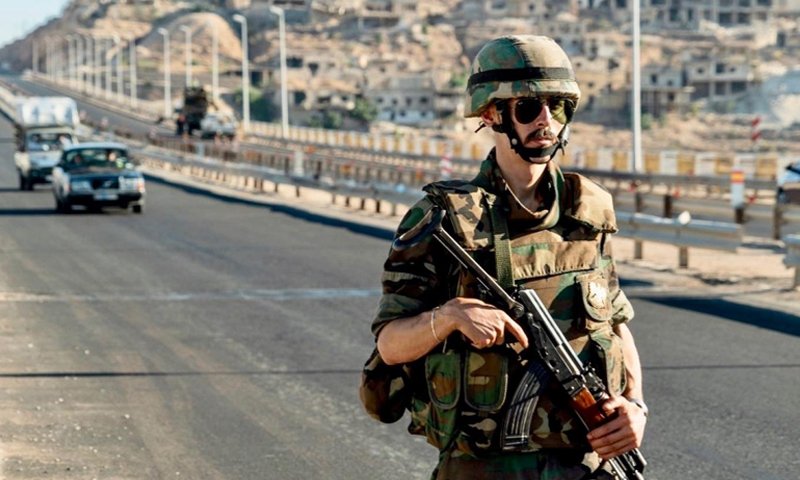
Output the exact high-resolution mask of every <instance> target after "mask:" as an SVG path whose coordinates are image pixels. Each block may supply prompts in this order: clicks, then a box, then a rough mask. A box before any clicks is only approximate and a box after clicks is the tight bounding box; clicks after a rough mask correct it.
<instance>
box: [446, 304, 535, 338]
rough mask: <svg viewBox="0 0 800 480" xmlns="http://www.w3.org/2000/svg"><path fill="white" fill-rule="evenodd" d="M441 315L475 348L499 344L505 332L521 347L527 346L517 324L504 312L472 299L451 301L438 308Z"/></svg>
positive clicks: (520, 328) (522, 332) (523, 333)
mask: <svg viewBox="0 0 800 480" xmlns="http://www.w3.org/2000/svg"><path fill="white" fill-rule="evenodd" d="M442 313H443V314H445V315H448V316H450V317H451V318H452V319H453V320H454V322H455V328H456V329H457V330H458V331H460V332H461V333H462V334H464V336H465V337H467V338H468V339H469V341H470V342H472V344H473V345H474V346H475V347H476V348H486V347H489V346H491V345H501V344H502V343H503V342H504V341H505V333H506V330H508V331H509V332H511V334H512V335H513V336H514V337H516V339H517V340H519V342H520V343H521V344H522V346H523V347H524V348H527V347H528V336H527V335H525V332H524V331H523V330H522V327H520V325H519V324H518V323H517V322H515V321H514V320H512V319H511V317H509V316H508V315H507V314H506V313H505V312H504V311H502V310H499V309H497V308H495V307H494V306H492V305H489V304H488V303H486V302H483V301H481V300H478V299H476V298H465V297H456V298H453V299H452V300H449V301H448V302H447V303H445V304H444V305H443V306H442Z"/></svg>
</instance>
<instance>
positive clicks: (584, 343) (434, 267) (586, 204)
mask: <svg viewBox="0 0 800 480" xmlns="http://www.w3.org/2000/svg"><path fill="white" fill-rule="evenodd" d="M579 100H580V90H579V88H578V85H577V83H576V81H575V75H574V72H573V70H572V66H571V64H570V61H569V59H568V57H567V55H566V54H565V53H564V51H563V50H562V49H561V48H560V47H559V46H558V44H556V43H555V42H554V41H553V40H552V39H550V38H547V37H542V36H529V35H525V36H506V37H501V38H497V39H494V40H492V41H490V42H488V43H487V44H486V45H485V46H484V47H483V48H482V49H481V50H480V52H479V53H478V54H477V57H476V58H475V60H474V62H473V64H472V72H471V76H470V78H469V82H468V86H467V92H466V116H467V117H478V118H480V120H481V128H482V127H484V126H487V127H490V128H491V129H492V130H493V136H494V140H495V148H494V149H493V150H492V151H491V152H490V153H489V155H488V158H487V159H486V160H485V161H484V162H483V164H482V165H481V168H480V173H479V174H478V175H477V177H476V178H474V179H473V180H471V181H469V182H466V181H446V182H437V183H434V184H431V185H428V186H426V187H425V189H424V190H425V191H426V193H427V195H426V196H425V197H424V198H423V199H422V200H420V201H419V202H418V203H417V204H416V205H415V206H414V207H413V208H412V209H411V210H410V211H409V213H408V214H407V215H406V217H405V218H404V219H403V221H402V222H401V224H400V227H399V229H398V232H397V234H398V235H400V234H402V233H404V232H406V231H408V230H409V229H410V228H411V227H413V226H414V225H416V224H417V222H418V221H419V220H420V219H421V218H422V216H423V215H424V214H425V213H426V212H427V211H428V210H430V209H431V208H433V207H434V206H438V207H440V208H443V209H444V210H445V211H446V212H447V217H446V219H445V228H446V229H447V230H448V231H449V232H450V233H451V234H452V235H454V237H455V238H456V239H458V241H459V242H460V243H461V244H462V245H463V246H464V247H465V249H467V251H469V252H470V253H471V254H472V255H473V257H474V258H475V259H476V260H477V261H478V262H479V263H480V264H481V265H482V266H483V267H484V268H485V269H486V270H487V271H489V272H490V273H492V274H493V275H494V276H495V277H496V278H497V279H498V281H499V282H500V284H501V285H503V286H505V287H511V286H513V285H518V286H525V287H528V288H533V289H534V290H535V291H536V292H537V293H538V295H539V296H540V297H541V299H542V301H543V302H544V303H545V305H547V307H548V309H549V310H550V312H551V314H552V316H553V317H554V318H555V320H556V321H557V322H558V324H559V326H560V327H561V330H562V331H563V332H564V334H565V336H566V337H567V339H569V341H570V344H571V346H572V348H573V349H574V350H575V351H576V352H577V353H578V355H579V357H580V358H581V359H582V360H583V361H585V362H589V363H590V364H591V365H592V366H593V367H594V368H595V370H596V371H597V372H598V374H599V375H600V376H601V378H602V379H603V380H604V382H605V383H606V386H607V388H608V391H609V392H610V394H611V398H610V399H609V400H607V401H606V402H605V403H604V404H603V409H604V410H605V412H606V413H607V414H609V415H613V419H612V420H610V421H609V422H608V423H607V424H605V425H603V426H602V427H599V428H596V429H595V430H593V431H591V432H589V433H588V434H587V433H586V432H585V431H583V430H582V429H581V427H580V426H578V421H577V420H576V419H575V417H574V414H573V413H572V411H571V409H570V407H569V405H568V404H567V401H566V397H565V395H564V394H563V393H562V392H561V391H560V390H558V389H557V388H556V386H557V385H556V384H555V383H554V380H552V378H550V377H548V376H547V375H546V374H543V375H542V377H541V378H542V382H541V388H539V389H538V391H537V392H536V395H535V396H534V398H531V399H529V400H528V401H529V402H531V406H532V407H533V408H535V414H534V416H533V422H532V424H531V426H530V437H529V440H528V442H527V444H526V445H517V446H514V447H513V448H507V447H508V446H507V445H506V444H505V443H504V439H503V435H502V433H503V428H502V426H503V420H504V418H505V417H504V414H505V412H506V411H507V410H508V407H509V405H508V403H509V402H508V399H509V398H510V397H511V395H512V393H513V392H514V389H515V387H516V385H517V383H518V382H519V379H520V376H521V372H522V370H523V367H524V364H525V362H526V361H527V360H525V359H526V358H527V357H524V356H523V355H521V354H520V353H521V352H523V351H524V349H525V348H527V347H528V344H529V339H528V338H527V336H526V333H525V331H524V330H523V329H522V328H521V326H520V325H519V324H518V323H516V322H515V321H514V320H512V319H511V318H510V317H509V316H508V315H507V314H506V313H505V312H503V311H502V310H499V309H497V308H495V307H494V306H492V305H490V304H488V303H487V302H485V301H484V300H483V299H482V298H481V289H480V288H478V285H476V281H475V280H474V279H473V278H471V277H470V276H469V275H468V274H465V273H463V272H462V271H461V270H460V269H459V268H457V266H456V265H455V262H454V261H452V260H451V258H450V257H449V256H448V255H447V254H446V253H445V252H444V251H443V249H442V248H441V247H440V246H439V245H438V244H436V242H427V243H426V244H423V247H422V248H415V249H408V250H404V251H392V252H391V253H390V254H389V258H388V259H387V261H386V263H385V265H384V273H383V277H382V283H383V296H382V298H381V301H380V305H379V307H378V311H377V314H376V318H375V320H374V322H373V325H372V329H373V332H374V334H375V335H376V338H377V351H378V353H379V354H380V358H382V360H383V362H384V363H385V364H387V365H404V368H406V369H407V370H406V371H407V372H408V374H409V380H408V381H407V383H408V384H409V385H410V387H409V388H410V390H411V393H410V400H409V401H408V403H407V404H406V407H407V408H408V410H409V411H410V413H411V426H410V427H409V431H410V432H411V433H415V434H420V435H424V436H426V437H427V440H428V442H429V443H431V444H433V445H434V446H436V447H438V448H439V451H440V455H439V462H438V465H437V467H436V469H435V470H434V472H433V475H432V477H431V478H434V479H458V480H465V479H490V478H491V479H497V478H502V479H562V480H563V479H589V478H592V479H608V478H613V477H612V475H611V473H609V471H607V469H606V466H605V464H604V463H603V460H604V459H608V458H611V457H614V456H617V455H619V454H621V453H624V452H626V451H629V450H631V449H633V448H637V447H639V445H640V444H641V441H642V437H643V435H644V428H645V423H646V416H647V408H646V406H645V404H644V402H643V401H642V382H641V367H640V363H639V357H638V353H637V351H636V347H635V345H634V341H633V337H632V335H631V333H630V330H629V329H628V327H627V325H626V322H627V321H628V320H630V319H631V318H632V317H633V309H632V307H631V305H630V303H629V302H628V300H627V298H626V297H625V294H624V293H623V292H622V290H621V289H620V287H619V283H618V278H617V275H616V272H615V267H614V262H613V258H612V255H611V243H610V236H611V234H613V233H615V232H616V231H617V227H616V221H615V215H614V211H613V205H612V199H611V196H610V194H609V193H608V192H607V191H605V190H604V189H603V188H601V187H599V186H598V185H596V184H594V183H593V182H592V181H590V180H588V179H587V178H585V177H582V176H580V175H578V174H574V173H563V172H562V171H561V170H560V169H559V167H558V165H557V164H556V163H555V162H554V161H553V158H554V156H555V154H556V153H557V152H558V150H562V151H563V149H564V148H565V147H566V145H567V138H568V133H569V123H570V122H571V120H572V116H573V114H574V112H575V110H576V108H577V106H578V101H579ZM368 409H369V408H368Z"/></svg>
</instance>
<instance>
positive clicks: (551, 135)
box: [525, 127, 558, 143]
mask: <svg viewBox="0 0 800 480" xmlns="http://www.w3.org/2000/svg"><path fill="white" fill-rule="evenodd" d="M542 138H546V139H548V140H552V141H554V142H555V141H556V140H558V138H557V136H556V134H555V132H553V130H551V129H550V127H544V128H540V129H538V130H534V131H533V132H531V133H530V135H528V136H527V137H525V143H528V142H530V141H531V140H539V139H542Z"/></svg>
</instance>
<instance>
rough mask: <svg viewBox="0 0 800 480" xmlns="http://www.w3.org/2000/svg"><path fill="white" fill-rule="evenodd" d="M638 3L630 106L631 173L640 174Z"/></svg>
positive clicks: (634, 10)
mask: <svg viewBox="0 0 800 480" xmlns="http://www.w3.org/2000/svg"><path fill="white" fill-rule="evenodd" d="M639 1H640V0H633V2H632V6H633V12H632V13H633V15H632V16H633V31H632V34H633V39H632V40H633V42H632V43H633V61H632V62H631V63H632V67H633V77H632V81H633V82H632V83H633V88H632V89H631V90H632V92H631V95H632V96H633V98H632V102H631V103H632V104H633V171H634V172H635V173H640V172H641V171H642V77H641V67H640V65H639V63H640V60H641V54H640V48H639V43H640V25H639V21H640V18H639V16H640V13H639V12H640V10H639Z"/></svg>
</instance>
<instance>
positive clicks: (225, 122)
mask: <svg viewBox="0 0 800 480" xmlns="http://www.w3.org/2000/svg"><path fill="white" fill-rule="evenodd" d="M236 127H237V125H236V120H235V119H234V118H233V116H232V115H228V114H225V113H219V112H212V113H207V114H206V116H205V117H203V119H202V120H201V121H200V136H201V137H203V138H213V137H226V138H230V139H233V138H235V137H236Z"/></svg>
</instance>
